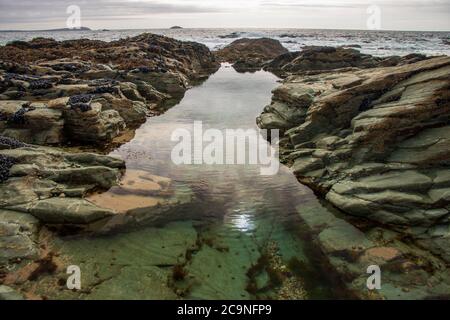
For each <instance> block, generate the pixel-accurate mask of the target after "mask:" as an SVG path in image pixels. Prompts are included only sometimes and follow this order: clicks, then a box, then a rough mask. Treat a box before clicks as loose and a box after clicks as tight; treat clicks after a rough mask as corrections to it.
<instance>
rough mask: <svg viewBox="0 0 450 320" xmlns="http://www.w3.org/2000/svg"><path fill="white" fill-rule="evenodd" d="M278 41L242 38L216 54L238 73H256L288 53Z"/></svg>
mask: <svg viewBox="0 0 450 320" xmlns="http://www.w3.org/2000/svg"><path fill="white" fill-rule="evenodd" d="M287 52H288V50H287V49H286V48H285V47H283V46H282V45H281V43H280V42H279V41H278V40H274V39H268V38H260V39H247V38H242V39H238V40H236V41H233V42H232V43H231V44H229V45H228V46H226V47H225V48H223V49H221V50H219V51H217V52H215V55H216V56H217V57H218V59H219V60H220V61H223V62H229V63H232V64H233V67H234V68H235V69H236V71H238V72H246V71H256V70H259V69H261V68H262V67H263V65H264V64H266V63H267V62H269V61H271V60H272V59H274V58H276V57H278V56H279V55H281V54H285V53H287Z"/></svg>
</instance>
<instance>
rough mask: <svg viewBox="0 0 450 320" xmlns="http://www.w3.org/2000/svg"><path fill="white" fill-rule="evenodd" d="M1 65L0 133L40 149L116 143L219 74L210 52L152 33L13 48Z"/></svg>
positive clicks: (1, 50)
mask: <svg viewBox="0 0 450 320" xmlns="http://www.w3.org/2000/svg"><path fill="white" fill-rule="evenodd" d="M0 60H1V61H2V62H1V64H0V134H2V135H4V136H8V137H12V138H15V139H18V140H20V141H23V142H26V143H33V144H41V145H57V144H62V143H77V144H102V145H104V144H105V142H106V143H108V142H111V141H112V140H113V139H114V138H115V137H117V136H118V135H119V134H121V133H123V131H124V129H125V124H126V125H128V126H129V127H131V128H135V127H137V126H138V125H139V124H141V123H143V122H144V121H145V119H146V117H147V116H149V115H153V114H155V113H156V112H153V111H152V112H150V111H151V110H157V109H160V110H161V111H162V110H164V108H163V105H164V106H165V105H169V104H168V102H170V103H174V102H177V101H178V100H179V99H181V98H182V97H183V95H184V93H185V92H186V90H188V89H189V88H190V87H191V86H192V85H193V84H196V83H197V82H198V81H201V80H203V79H204V78H205V77H207V76H209V75H210V74H211V73H213V72H215V71H216V70H217V69H218V68H219V63H218V62H216V60H215V58H214V56H213V55H212V54H211V52H210V51H209V50H208V48H207V47H206V46H204V45H201V44H197V43H194V42H182V41H177V40H174V39H170V38H166V37H163V36H157V35H152V34H142V35H139V36H137V37H133V38H127V39H123V40H119V41H113V42H102V41H92V40H87V39H80V40H69V41H62V42H58V41H55V40H53V39H40V40H39V41H35V40H32V41H30V42H20V43H12V44H10V45H7V46H3V47H0ZM16 61H21V64H19V63H17V62H16ZM19 99H20V100H19ZM2 100H7V101H2ZM97 100H99V101H102V106H104V109H103V108H100V109H99V107H98V105H96V104H95V101H97ZM105 101H106V102H105ZM37 103H39V110H38V111H37V112H35V113H34V115H35V119H32V120H33V121H29V120H30V119H28V114H30V115H31V114H32V113H31V111H32V108H37V106H36V104H37ZM20 104H23V105H24V107H23V108H20V107H21V105H20ZM116 104H117V105H116ZM159 107H161V108H159ZM47 109H52V110H47ZM33 110H34V109H33ZM117 112H118V113H117ZM28 121H29V122H28ZM31 122H33V125H32V126H30V123H31ZM47 124H49V126H48V125H47Z"/></svg>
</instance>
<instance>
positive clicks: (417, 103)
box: [257, 56, 450, 272]
mask: <svg viewBox="0 0 450 320" xmlns="http://www.w3.org/2000/svg"><path fill="white" fill-rule="evenodd" d="M449 97H450V58H449V57H445V56H444V57H435V58H430V59H425V60H421V61H418V62H413V63H407V64H401V65H396V66H392V67H377V68H368V69H365V70H361V69H355V68H351V69H346V70H344V69H340V70H334V71H317V72H313V73H304V72H302V73H300V74H293V75H291V76H289V77H287V78H286V79H285V81H284V82H283V84H282V85H281V86H280V87H278V88H277V89H275V90H274V92H273V100H272V103H271V104H270V105H269V106H267V107H266V108H265V109H264V112H263V113H262V114H261V115H260V116H259V117H258V119H257V123H258V125H259V126H260V127H261V128H264V129H280V130H281V131H282V138H281V141H280V157H281V160H282V161H283V162H284V163H286V164H287V165H289V166H290V167H291V168H292V171H293V172H294V174H295V175H296V176H297V178H298V180H299V181H300V182H301V183H303V184H305V185H307V186H309V187H311V188H312V189H313V190H314V191H315V192H317V193H318V194H320V195H322V196H323V197H324V198H326V200H328V201H329V202H330V203H331V204H333V205H334V206H335V207H337V208H339V209H340V210H342V211H343V212H345V213H347V214H350V215H352V216H358V217H361V218H364V219H368V220H371V221H373V222H375V223H378V224H379V225H381V226H383V227H384V228H387V229H390V230H394V231H395V232H399V233H400V234H402V235H403V236H406V237H408V238H410V239H411V240H413V242H414V243H415V245H416V246H417V247H420V248H423V249H424V250H426V251H427V252H428V253H430V254H432V255H433V256H434V257H436V258H437V259H438V260H439V261H441V266H444V267H443V268H444V269H445V271H446V272H449V270H450V268H449V264H450V174H449V172H450V170H449V169H450V168H449V167H450V100H449ZM345 228H346V227H345ZM329 232H332V231H327V233H329ZM341 233H342V234H346V233H347V231H345V230H343V231H342V232H341ZM321 238H322V239H321V240H323V243H324V244H323V245H324V250H325V251H326V247H327V245H326V243H327V241H326V238H327V234H324V235H322V237H321ZM361 241H362V239H361ZM357 242H358V241H357ZM329 243H330V245H333V241H330V242H329ZM361 243H363V242H361ZM334 249H336V250H338V248H334ZM334 249H333V250H334Z"/></svg>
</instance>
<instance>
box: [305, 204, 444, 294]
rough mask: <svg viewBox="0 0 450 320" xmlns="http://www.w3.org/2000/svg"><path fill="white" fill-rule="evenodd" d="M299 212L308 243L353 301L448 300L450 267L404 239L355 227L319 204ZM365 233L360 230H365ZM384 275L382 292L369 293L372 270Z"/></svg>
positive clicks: (365, 225) (375, 229)
mask: <svg viewBox="0 0 450 320" xmlns="http://www.w3.org/2000/svg"><path fill="white" fill-rule="evenodd" d="M297 211H298V213H299V215H300V217H301V218H302V219H303V221H304V222H305V224H306V226H307V227H308V229H309V231H310V237H311V239H313V241H314V243H315V244H316V245H317V246H318V247H319V248H320V249H321V250H322V252H323V253H324V258H325V259H326V261H327V262H326V263H324V265H327V264H328V267H330V268H332V270H334V272H336V273H337V275H338V278H340V279H341V282H342V283H341V284H343V285H344V287H345V288H346V289H347V290H348V292H349V294H350V297H351V298H358V299H388V300H397V299H402V300H405V299H406V300H419V299H448V298H449V296H448V293H449V292H450V273H449V272H448V265H447V264H446V263H445V262H444V261H442V260H440V259H439V258H437V257H436V256H434V255H433V254H432V253H431V252H429V251H427V250H424V249H423V248H421V247H420V246H417V245H414V244H413V243H411V242H410V241H404V235H403V234H401V233H398V232H395V231H392V230H388V229H386V228H384V227H378V226H373V225H371V224H369V223H367V222H363V223H361V221H360V222H359V224H360V225H362V226H363V228H361V227H359V228H358V227H357V226H354V225H353V224H351V223H349V222H348V221H346V220H344V219H343V218H339V217H338V216H336V215H335V214H334V213H333V211H337V210H332V208H325V207H323V206H322V205H320V204H314V205H310V206H299V207H298V208H297ZM361 229H362V230H361ZM374 265H376V266H379V267H380V269H381V289H379V290H369V289H368V288H367V279H368V276H369V275H370V274H368V273H367V270H368V268H369V267H370V266H374Z"/></svg>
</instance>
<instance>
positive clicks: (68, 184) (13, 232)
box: [0, 139, 124, 263]
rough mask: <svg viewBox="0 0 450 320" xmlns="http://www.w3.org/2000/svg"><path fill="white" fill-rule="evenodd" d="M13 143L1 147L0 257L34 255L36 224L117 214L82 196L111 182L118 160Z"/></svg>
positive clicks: (76, 222)
mask: <svg viewBox="0 0 450 320" xmlns="http://www.w3.org/2000/svg"><path fill="white" fill-rule="evenodd" d="M6 142H7V140H6V139H5V146H6ZM17 144H19V143H16V144H14V143H9V145H10V148H2V149H0V157H1V158H7V159H10V165H9V168H6V169H7V176H5V179H4V180H3V181H2V182H1V183H0V194H1V197H0V263H7V262H8V261H12V260H14V259H35V258H37V257H38V255H39V249H38V248H39V247H38V243H39V241H38V234H39V231H40V228H41V226H44V225H45V226H49V225H52V226H74V227H75V226H76V227H77V228H80V227H84V226H87V225H89V224H91V223H94V222H97V221H100V220H102V219H106V218H110V217H112V216H114V215H115V214H116V213H115V212H114V211H113V210H110V209H105V208H101V207H98V206H96V205H95V204H93V203H92V202H89V201H87V200H85V199H84V198H85V196H86V195H87V194H88V193H90V192H93V191H99V190H108V189H110V188H111V187H112V186H114V185H116V184H117V183H118V181H119V178H120V177H121V175H122V169H124V162H123V161H122V160H120V159H117V158H112V157H109V156H102V155H96V154H93V153H79V154H72V153H66V152H62V151H58V150H56V149H52V148H47V147H36V146H31V145H30V146H24V145H20V144H19V147H16V146H15V145H17Z"/></svg>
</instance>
